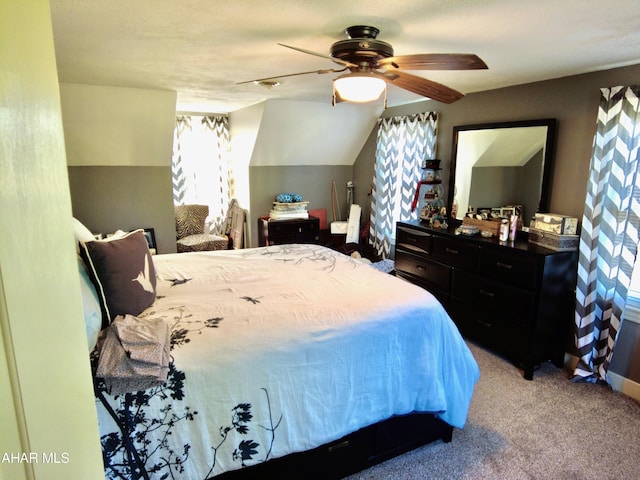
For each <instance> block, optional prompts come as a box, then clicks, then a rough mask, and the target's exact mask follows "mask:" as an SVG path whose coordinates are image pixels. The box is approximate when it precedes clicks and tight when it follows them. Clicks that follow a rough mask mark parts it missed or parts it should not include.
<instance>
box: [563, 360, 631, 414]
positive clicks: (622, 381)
mask: <svg viewBox="0 0 640 480" xmlns="http://www.w3.org/2000/svg"><path fill="white" fill-rule="evenodd" d="M564 360H565V361H564V366H565V368H566V369H568V370H570V371H573V370H574V369H575V367H576V365H577V364H578V357H576V356H575V355H571V354H569V353H565V356H564ZM607 377H608V379H609V385H611V388H613V389H614V390H615V391H617V392H621V393H624V394H625V395H627V396H628V397H631V398H633V399H635V400H637V401H639V402H640V383H638V382H634V381H633V380H629V379H628V378H627V377H623V376H622V375H619V374H617V373H614V372H612V371H611V370H609V371H608V372H607Z"/></svg>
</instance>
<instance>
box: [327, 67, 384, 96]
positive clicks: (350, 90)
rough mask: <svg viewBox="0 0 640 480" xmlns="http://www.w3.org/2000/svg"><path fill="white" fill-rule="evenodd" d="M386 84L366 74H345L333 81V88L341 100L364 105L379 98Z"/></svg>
mask: <svg viewBox="0 0 640 480" xmlns="http://www.w3.org/2000/svg"><path fill="white" fill-rule="evenodd" d="M386 87H387V84H386V82H385V81H384V80H382V79H381V78H378V77H374V76H372V75H370V74H368V73H357V72H356V73H347V74H345V75H340V76H339V77H338V78H336V79H335V80H334V81H333V88H334V89H335V91H336V93H337V94H338V95H339V96H340V98H341V99H342V100H345V101H347V102H356V103H366V102H373V101H375V100H377V99H379V98H380V95H382V92H384V91H385V89H386Z"/></svg>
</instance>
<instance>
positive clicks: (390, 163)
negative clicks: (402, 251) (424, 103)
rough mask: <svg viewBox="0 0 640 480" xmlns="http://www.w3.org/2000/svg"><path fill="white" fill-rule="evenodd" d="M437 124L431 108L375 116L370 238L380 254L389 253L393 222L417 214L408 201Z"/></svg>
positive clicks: (432, 149)
mask: <svg viewBox="0 0 640 480" xmlns="http://www.w3.org/2000/svg"><path fill="white" fill-rule="evenodd" d="M437 125H438V116H437V114H436V113H435V112H425V113H419V114H415V115H411V116H399V117H391V118H381V119H380V120H378V139H377V145H376V159H375V172H374V175H373V191H372V200H371V227H370V242H371V244H372V245H373V247H374V248H375V249H376V251H377V253H378V255H380V256H381V257H382V258H387V257H388V256H389V252H390V250H391V244H392V240H393V236H394V235H395V226H396V223H397V222H398V221H408V220H415V219H417V218H418V212H417V211H414V212H412V211H411V203H412V201H413V197H414V194H415V189H416V185H417V184H418V181H419V180H421V179H422V169H421V164H422V161H423V160H424V159H430V158H435V153H436V133H437Z"/></svg>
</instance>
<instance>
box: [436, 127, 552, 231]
mask: <svg viewBox="0 0 640 480" xmlns="http://www.w3.org/2000/svg"><path fill="white" fill-rule="evenodd" d="M518 127H547V139H546V142H545V147H544V165H543V169H542V184H541V188H540V201H539V202H538V210H537V211H538V212H546V211H548V209H549V200H550V198H551V175H552V171H553V163H554V149H555V139H556V119H555V118H543V119H539V120H517V121H512V122H492V123H476V124H472V125H456V126H454V127H453V145H452V148H451V168H450V172H449V192H448V195H447V212H449V213H448V217H449V224H450V225H457V224H458V223H460V220H457V219H455V218H453V216H452V215H451V207H452V206H453V200H454V192H455V186H456V163H457V156H458V138H459V134H460V132H464V131H469V130H492V129H497V128H518ZM527 224H528V222H526V223H525V225H527Z"/></svg>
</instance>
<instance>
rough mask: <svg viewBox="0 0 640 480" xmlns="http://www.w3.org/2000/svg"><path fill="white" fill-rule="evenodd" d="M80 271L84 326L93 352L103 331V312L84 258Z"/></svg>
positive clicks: (79, 262) (79, 263) (81, 261)
mask: <svg viewBox="0 0 640 480" xmlns="http://www.w3.org/2000/svg"><path fill="white" fill-rule="evenodd" d="M78 271H79V272H80V292H81V293H82V310H83V312H84V325H85V330H86V333H87V343H88V344H89V351H91V350H93V349H94V347H95V346H96V343H97V342H98V334H99V333H100V330H101V329H102V311H101V310H100V302H99V301H98V294H97V293H96V289H95V287H94V286H93V284H92V283H91V279H90V278H89V272H87V267H86V266H85V264H84V261H83V260H82V258H80V257H79V256H78Z"/></svg>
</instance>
